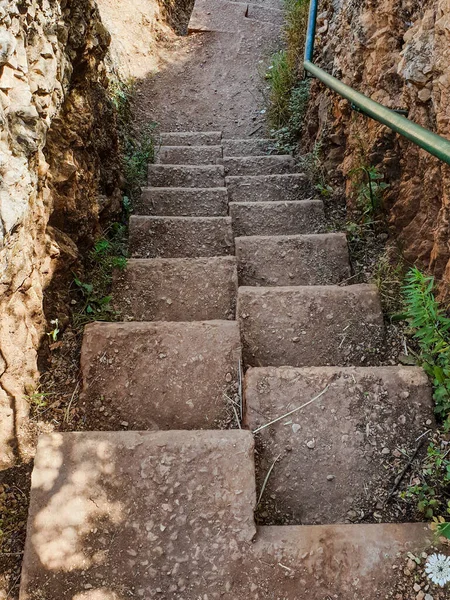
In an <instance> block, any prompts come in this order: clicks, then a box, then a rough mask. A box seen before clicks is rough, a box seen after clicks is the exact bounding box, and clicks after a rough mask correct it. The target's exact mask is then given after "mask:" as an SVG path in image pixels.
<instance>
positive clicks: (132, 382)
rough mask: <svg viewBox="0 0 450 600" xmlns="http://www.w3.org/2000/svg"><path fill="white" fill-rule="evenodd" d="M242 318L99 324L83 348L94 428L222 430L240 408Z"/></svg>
mask: <svg viewBox="0 0 450 600" xmlns="http://www.w3.org/2000/svg"><path fill="white" fill-rule="evenodd" d="M240 356H241V345H240V338H239V328H238V325H237V323H236V321H203V322H198V321H195V322H189V323H187V322H177V323H173V322H144V323H93V324H90V325H88V326H87V327H86V328H85V333H84V338H83V346H82V351H81V372H82V376H83V402H85V403H86V405H85V406H86V419H87V425H88V427H89V428H90V429H102V430H105V429H107V430H110V429H121V423H123V422H125V423H127V424H128V426H129V427H130V429H139V430H145V429H215V428H219V427H220V426H226V424H227V423H228V422H229V420H230V417H232V416H233V410H232V407H231V406H230V401H229V400H228V399H227V398H226V397H225V394H227V395H228V396H229V397H230V398H233V394H234V393H235V392H236V389H237V387H236V386H237V384H236V382H237V377H238V364H239V359H240Z"/></svg>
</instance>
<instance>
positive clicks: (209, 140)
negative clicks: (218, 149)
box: [160, 131, 222, 146]
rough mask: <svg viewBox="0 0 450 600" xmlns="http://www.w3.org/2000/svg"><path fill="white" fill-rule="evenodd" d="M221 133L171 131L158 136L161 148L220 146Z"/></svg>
mask: <svg viewBox="0 0 450 600" xmlns="http://www.w3.org/2000/svg"><path fill="white" fill-rule="evenodd" d="M221 141H222V132H221V131H172V132H166V133H161V134H160V142H161V146H220V143H221Z"/></svg>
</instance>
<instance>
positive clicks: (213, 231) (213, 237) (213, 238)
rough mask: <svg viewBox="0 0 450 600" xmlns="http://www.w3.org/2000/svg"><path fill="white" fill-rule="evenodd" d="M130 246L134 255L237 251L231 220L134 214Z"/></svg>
mask: <svg viewBox="0 0 450 600" xmlns="http://www.w3.org/2000/svg"><path fill="white" fill-rule="evenodd" d="M129 249H130V254H131V256H133V257H134V258H158V257H160V258H196V257H202V256H225V255H228V254H233V251H234V242H233V233H232V229H231V219H230V218H229V217H198V218H197V217H145V216H131V218H130V239H129Z"/></svg>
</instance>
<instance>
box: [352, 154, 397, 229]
mask: <svg viewBox="0 0 450 600" xmlns="http://www.w3.org/2000/svg"><path fill="white" fill-rule="evenodd" d="M349 175H350V177H354V183H353V187H354V189H355V193H356V202H357V207H358V209H359V210H360V212H361V215H362V220H364V221H365V220H367V219H368V218H369V219H372V218H373V216H374V215H376V214H378V213H379V212H380V210H381V209H382V208H383V196H384V191H385V190H386V189H387V188H389V184H388V183H386V182H385V181H384V175H383V173H380V171H378V169H377V168H376V167H374V166H368V167H367V166H364V165H363V166H360V167H356V168H355V169H352V170H351V171H350V172H349Z"/></svg>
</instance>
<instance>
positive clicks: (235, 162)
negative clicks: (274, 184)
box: [222, 154, 296, 177]
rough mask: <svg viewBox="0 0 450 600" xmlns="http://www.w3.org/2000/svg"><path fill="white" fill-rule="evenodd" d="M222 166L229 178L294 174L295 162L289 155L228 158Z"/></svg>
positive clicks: (223, 160) (225, 158)
mask: <svg viewBox="0 0 450 600" xmlns="http://www.w3.org/2000/svg"><path fill="white" fill-rule="evenodd" d="M222 164H223V166H224V169H225V175H227V176H234V177H237V176H242V175H280V174H284V173H293V172H294V171H295V169H296V166H295V160H294V159H293V158H292V156H289V155H284V154H281V155H276V154H275V155H271V156H228V157H227V156H226V157H224V158H223V159H222Z"/></svg>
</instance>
